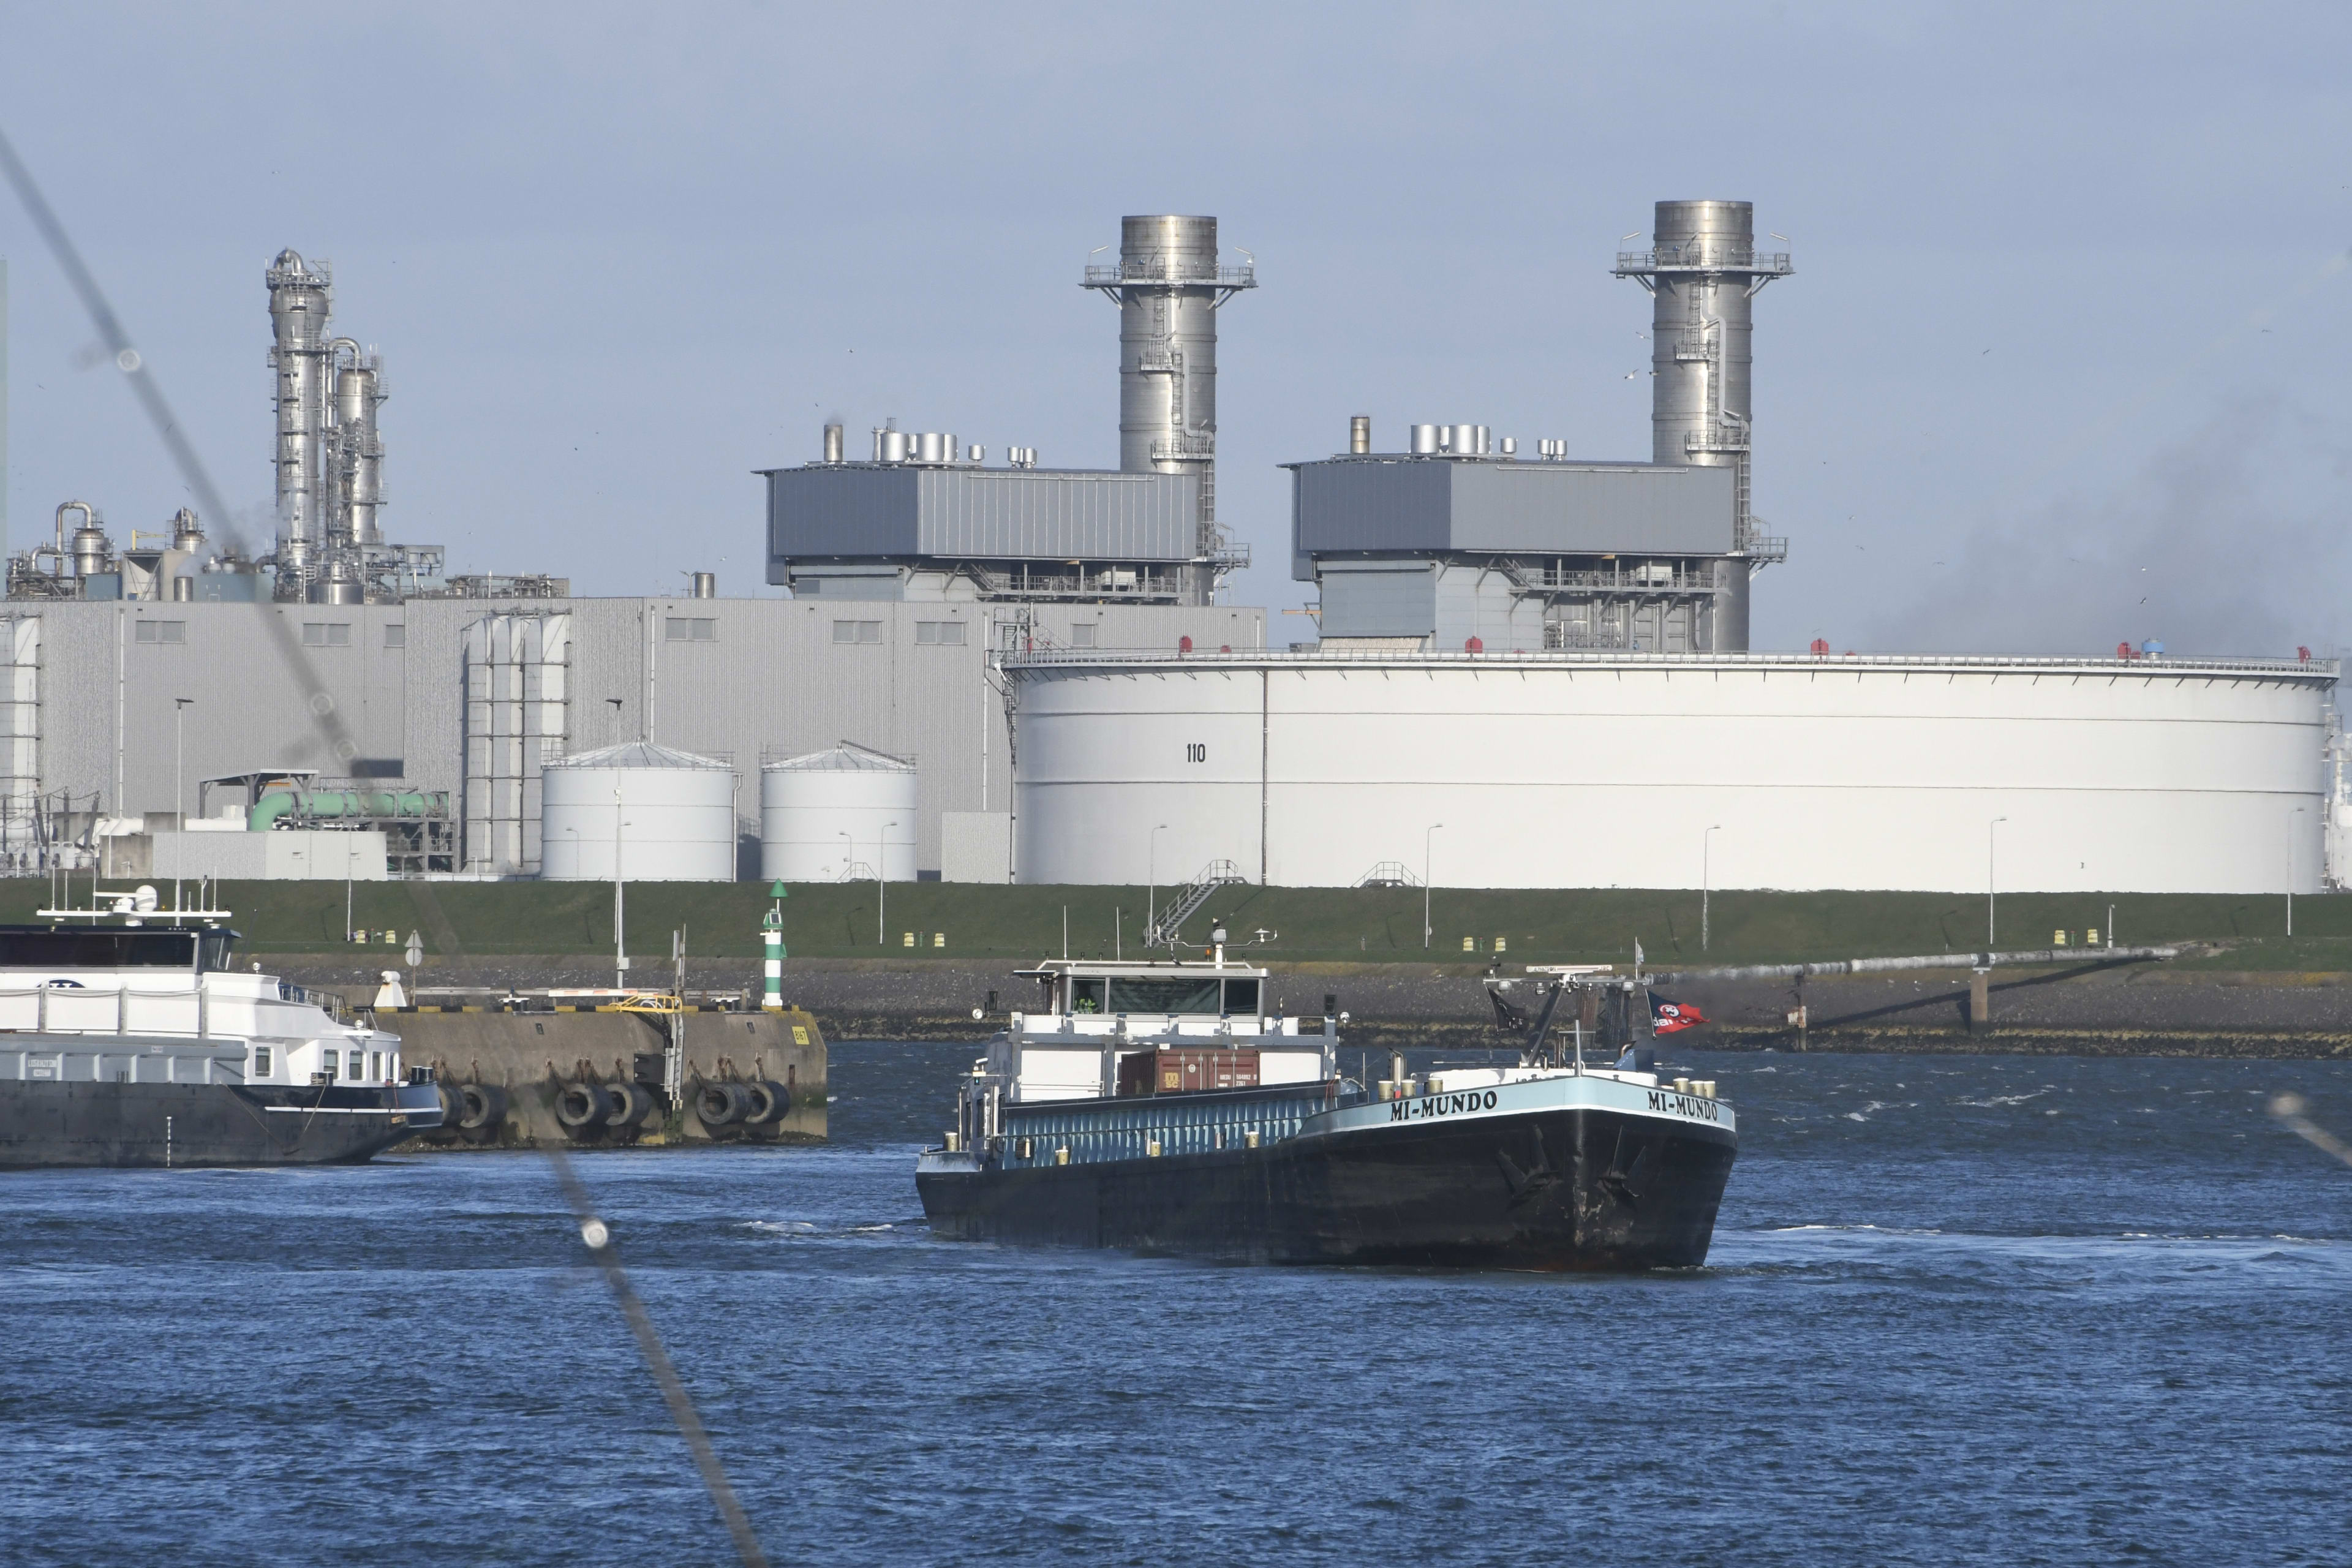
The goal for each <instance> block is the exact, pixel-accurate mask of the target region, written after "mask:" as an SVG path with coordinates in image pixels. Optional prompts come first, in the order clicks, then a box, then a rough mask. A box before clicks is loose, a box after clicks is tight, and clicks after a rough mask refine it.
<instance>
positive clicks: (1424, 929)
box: [1421, 822, 1445, 952]
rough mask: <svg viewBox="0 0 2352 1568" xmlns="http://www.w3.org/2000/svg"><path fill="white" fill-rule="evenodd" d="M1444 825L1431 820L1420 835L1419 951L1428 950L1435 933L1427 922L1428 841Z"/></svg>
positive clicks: (1434, 929)
mask: <svg viewBox="0 0 2352 1568" xmlns="http://www.w3.org/2000/svg"><path fill="white" fill-rule="evenodd" d="M1443 826H1445V824H1444V823H1442V822H1433V823H1431V824H1430V825H1429V826H1428V828H1427V829H1426V830H1424V831H1423V834H1422V836H1421V951H1422V952H1428V951H1429V939H1430V938H1431V937H1433V936H1434V935H1436V934H1437V932H1436V928H1435V927H1433V926H1432V925H1431V924H1430V923H1429V866H1430V859H1429V857H1430V847H1429V843H1430V839H1431V838H1432V837H1434V836H1435V835H1436V833H1437V830H1438V829H1439V828H1441V827H1443Z"/></svg>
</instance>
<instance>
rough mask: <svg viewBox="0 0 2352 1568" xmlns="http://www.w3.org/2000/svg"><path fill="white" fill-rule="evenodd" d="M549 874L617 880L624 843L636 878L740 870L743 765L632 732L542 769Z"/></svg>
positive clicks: (703, 877) (624, 866) (542, 839)
mask: <svg viewBox="0 0 2352 1568" xmlns="http://www.w3.org/2000/svg"><path fill="white" fill-rule="evenodd" d="M540 779H541V791H540V815H539V821H540V828H539V874H540V876H541V877H542V878H544V879H547V880H549V881H553V882H609V881H611V880H612V879H613V869H614V859H615V851H614V847H615V845H616V843H617V845H618V857H617V858H618V860H619V865H620V875H621V879H622V880H624V881H628V882H731V881H733V880H734V879H735V770H734V769H733V768H732V767H730V766H729V765H728V764H727V763H722V762H719V761H718V760H717V759H715V758H712V757H698V756H696V755H694V754H693V753H692V752H673V751H671V750H670V749H669V748H668V747H667V746H656V745H655V744H653V743H652V742H648V741H631V742H626V743H625V744H623V745H618V746H606V747H604V748H603V749H601V750H599V751H593V752H580V753H579V754H578V755H577V756H570V757H556V758H552V759H551V760H550V761H549V762H548V763H547V764H546V765H545V767H544V768H542V769H541V773H540Z"/></svg>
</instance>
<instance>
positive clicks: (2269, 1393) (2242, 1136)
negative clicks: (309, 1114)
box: [0, 1044, 2352, 1565]
mask: <svg viewBox="0 0 2352 1568" xmlns="http://www.w3.org/2000/svg"><path fill="white" fill-rule="evenodd" d="M970 1054H971V1052H970V1048H969V1047H961V1046H956V1047H931V1046H920V1047H918V1046H886V1045H870V1044H868V1045H861V1044H849V1045H844V1046H840V1047H836V1050H835V1057H834V1080H835V1090H836V1092H837V1094H838V1095H839V1096H840V1097H841V1098H840V1100H838V1102H837V1103H836V1104H835V1110H834V1128H835V1135H836V1138H837V1140H838V1142H837V1143H836V1145H835V1146H834V1147H831V1148H827V1149H824V1150H815V1151H795V1152H784V1151H778V1152H711V1153H702V1154H691V1155H689V1154H677V1153H662V1152H646V1153H627V1154H608V1155H601V1156H597V1157H593V1158H592V1159H589V1160H585V1161H583V1163H582V1169H583V1173H584V1174H585V1176H586V1177H587V1179H588V1181H589V1182H590V1184H592V1186H593V1188H594V1190H595V1192H596V1194H598V1199H599V1203H600V1205H601V1206H602V1207H603V1209H604V1213H605V1214H606V1215H609V1216H610V1217H611V1219H612V1220H613V1222H614V1228H615V1231H616V1233H617V1234H618V1236H619V1237H620V1238H621V1242H622V1245H623V1247H624V1248H625V1253H626V1256H627V1257H628V1258H629V1260H630V1262H631V1265H632V1268H633V1270H634V1274H635V1279H636V1282H637V1285H638V1287H639V1289H640V1290H641V1291H642V1292H643V1294H644V1295H645V1297H646V1300H648V1301H649V1302H650V1303H651V1305H652V1308H653V1310H654V1311H655V1313H656V1317H657V1319H658V1321H659V1322H660V1325H661V1327H662V1330H663V1332H664V1333H665V1335H666V1337H667V1341H668V1342H669V1344H670V1346H671V1349H672V1351H673V1352H674V1353H675V1354H676V1356H677V1360H678V1362H679V1363H680V1365H681V1367H682V1368H683V1370H684V1372H685V1373H686V1376H687V1379H688V1383H689V1384H690V1385H691V1386H692V1388H693V1391H694V1393H695V1395H696V1397H697V1399H698V1402H699V1404H700V1406H701V1409H702V1411H703V1414H704V1416H705V1418H706V1419H707V1421H708V1422H709V1425H710V1426H711V1428H712V1429H713V1431H714V1432H715V1434H716V1435H717V1437H718V1440H719V1445H720V1447H721V1449H722V1452H723V1453H724V1455H725V1457H726V1459H727V1461H728V1463H729V1464H730V1467H731V1468H732V1471H733V1474H734V1476H735V1479H736V1482H737V1484H738V1486H739V1488H740V1490H741V1492H742V1494H743V1497H744V1499H745V1500H746V1502H747V1504H748V1505H749V1507H750V1510H751V1514H752V1516H753V1518H754V1520H755V1521H756V1522H757V1524H758V1527H759V1529H760V1531H761V1534H762V1536H763V1538H764V1539H765V1541H766V1542H767V1544H768V1547H769V1550H770V1552H771V1553H772V1556H773V1557H774V1558H775V1559H776V1560H777V1561H778V1562H780V1563H781V1562H787V1561H814V1562H823V1563H945V1562H992V1561H1018V1562H1022V1563H1150V1564H1154V1565H1165V1564H1172V1563H1220V1562H1277V1563H1279V1562H1299V1563H1387V1562H1406V1563H1425V1562H1432V1561H1435V1562H1448V1563H1452V1562H1462V1563H1493V1562H1528V1563H1579V1562H1594V1563H1620V1562H1640V1563H1742V1564H1750V1563H1758V1564H1762V1563H1789V1564H1822V1563H1874V1564H1875V1563H1935V1564H1949V1563H2111V1562H2121V1561H2132V1562H2147V1563H2345V1562H2347V1561H2352V1522H2347V1521H2352V1510H2347V1508H2346V1506H2345V1504H2344V1500H2343V1499H2344V1492H2345V1487H2346V1484H2347V1480H2352V1464H2348V1463H2347V1460H2352V1437H2347V1419H2352V1401H2347V1384H2352V1170H2347V1169H2344V1168H2342V1167H2340V1166H2336V1165H2335V1164H2333V1163H2329V1162H2327V1161H2326V1159H2325V1158H2324V1157H2323V1156H2321V1155H2320V1154H2318V1153H2317V1152H2315V1151H2314V1150H2312V1149H2310V1148H2309V1147H2308V1146H2306V1145H2305V1144H2304V1143H2302V1142H2300V1141H2298V1140H2296V1139H2294V1138H2293V1137H2291V1136H2289V1135H2287V1134H2285V1133H2284V1132H2282V1131H2278V1130H2277V1129H2276V1128H2274V1127H2273V1125H2272V1124H2271V1122H2270V1120H2269V1118H2268V1117H2267V1116H2265V1115H2264V1114H2263V1103H2264V1100H2265V1098H2266V1097H2267V1096H2268V1095H2269V1094H2271V1093H2273V1092H2275V1091H2277V1090H2279V1089H2295V1090H2297V1091H2300V1092H2302V1093H2304V1094H2305V1095H2306V1096H2307V1097H2308V1098H2309V1099H2310V1100H2311V1101H2312V1104H2313V1107H2314V1110H2315V1115H2316V1116H2317V1117H2318V1119H2320V1120H2321V1121H2325V1122H2327V1123H2329V1124H2332V1125H2333V1126H2335V1127H2336V1128H2337V1129H2338V1130H2339V1131H2352V1068H2347V1067H2345V1066H2341V1065H2332V1064H2301V1063H2298V1064H2261V1063H2223V1062H2184V1061H2163V1062H2108V1061H2098V1062H2092V1061H2073V1060H2032V1059H2017V1058H1916V1057H1915V1058H1867V1057H1805V1058H1792V1057H1785V1056H1763V1057H1759V1056H1748V1055H1738V1056H1733V1055H1710V1054H1707V1053H1702V1052H1682V1053H1678V1055H1679V1057H1680V1059H1682V1060H1685V1061H1687V1062H1689V1063H1691V1064H1693V1065H1694V1066H1696V1068H1698V1069H1699V1076H1706V1077H1713V1078H1716V1079H1720V1080H1721V1081H1722V1082H1723V1084H1724V1085H1725V1087H1726V1089H1727V1091H1728V1092H1729V1093H1730V1094H1731V1095H1732V1096H1733V1097H1734V1098H1735V1100H1737V1102H1738V1106H1739V1109H1740V1111H1741V1118H1742V1132H1743V1140H1744V1147H1743V1149H1742V1152H1741V1156H1740V1163H1739V1166H1738V1170H1737V1171H1736V1172H1735V1173H1734V1174H1733V1178H1732V1185H1731V1192H1730V1195H1729V1198H1728V1200H1727V1203H1726V1205H1725V1208H1724V1212H1723V1220H1722V1225H1721V1227H1720V1228H1719V1229H1718V1230H1717V1237H1716V1246H1715V1253H1714V1257H1713V1259H1712V1261H1711V1266H1710V1267H1709V1268H1706V1270H1704V1271H1700V1272H1697V1273H1695V1274H1690V1275H1685V1276H1676V1277H1651V1278H1644V1279H1560V1278H1549V1277H1544V1278H1538V1277H1523V1276H1511V1275H1479V1276H1466V1277H1465V1276H1458V1275H1445V1274H1436V1273H1423V1272H1413V1271H1402V1270H1398V1271H1340V1270H1323V1269H1315V1270H1305V1269H1271V1268H1228V1267H1204V1266H1201V1265H1196V1264H1192V1263H1187V1262H1180V1261H1171V1260H1167V1259H1138V1258H1128V1257H1123V1256H1116V1255H1109V1256H1105V1255H1095V1254H1059V1253H1031V1252H1020V1251H1010V1250H1001V1249H998V1248H994V1247H978V1246H957V1245H948V1244H943V1243H939V1242H934V1241H933V1240H931V1239H930V1238H929V1236H928V1235H927V1234H926V1232H925V1230H924V1227H923V1225H922V1222H921V1217H920V1208H919V1205H918V1204H917V1202H916V1200H915V1195H914V1190H913V1184H912V1180H911V1164H912V1161H911V1152H912V1148H913V1146H914V1145H915V1143H916V1142H918V1141H919V1140H921V1139H924V1138H926V1137H929V1136H934V1135H935V1133H934V1132H933V1125H934V1123H935V1122H936V1121H938V1120H939V1118H938V1114H937V1112H938V1111H939V1110H940V1104H941V1102H942V1101H943V1100H944V1094H943V1090H944V1089H945V1086H946V1084H947V1081H948V1079H949V1076H950V1073H951V1072H952V1071H953V1069H954V1068H955V1067H956V1066H957V1065H958V1064H959V1063H960V1062H961V1061H962V1060H963V1059H965V1058H968V1057H969V1056H970ZM582 1258H583V1254H582V1252H581V1249H580V1247H579V1246H578V1244H577V1242H576V1240H575V1239H574V1238H573V1236H572V1231H571V1228H570V1226H569V1225H568V1223H567V1222H566V1220H565V1219H564V1218H563V1217H562V1205H561V1203H560V1201H559V1199H558V1196H557V1194H556V1192H555V1190H554V1186H553V1183H552V1181H551V1177H550V1175H549V1173H548V1170H547V1167H546V1165H545V1163H543V1162H542V1161H541V1160H539V1159H538V1158H536V1157H530V1156H510V1155H477V1156H471V1157H461V1156H437V1157H425V1158H415V1159H403V1160H393V1161H385V1162H382V1163H378V1164H376V1165H374V1166H372V1167H367V1168H362V1169H356V1170H329V1171H304V1172H274V1173H225V1172H214V1173H189V1172H177V1173H35V1174H30V1175H13V1176H5V1177H0V1322H5V1325H6V1332H7V1335H8V1337H9V1339H10V1340H11V1341H12V1342H13V1344H12V1347H11V1349H12V1352H13V1353H11V1354H10V1355H9V1356H8V1357H7V1358H6V1360H5V1363H0V1366H4V1367H5V1370H0V1477H5V1481H0V1562H6V1563H12V1564H13V1563H171V1564H209V1563H286V1564H297V1563H299V1564H312V1563H597V1564H604V1563H614V1564H618V1563H630V1564H637V1563H721V1562H727V1561H731V1556H730V1550H729V1547H728V1544H727V1542H726V1539H725V1537H724V1535H723V1533H722V1532H721V1531H720V1529H719V1525H718V1523H717V1521H716V1519H715V1517H714V1515H713V1513H712V1511H711V1510H710V1508H709V1505H708V1503H707V1502H706V1501H705V1500H704V1498H703V1496H702V1493H701V1491H700V1489H699V1487H698V1483H697V1481H696V1479H695V1476H694V1472H693V1469H692V1467H691V1465H690V1464H689V1462H688V1458H687V1456H686V1454H685V1451H684V1448H683V1446H682V1445H681V1444H680V1443H679V1441H678V1440H677V1437H676V1436H675V1435H674V1433H673V1432H672V1430H671V1429H670V1427H669V1426H668V1424H667V1419H666V1418H665V1415H664V1413H663V1410H662V1407H661V1405H660V1401H659V1398H658V1396H657V1394H656V1392H655V1390H654V1388H653V1386H652V1384H651V1382H650V1380H649V1379H648V1377H647V1376H646V1373H645V1372H644V1370H643V1368H642V1367H641V1365H640V1364H639V1363H638V1361H637V1358H636V1356H635V1352H634V1350H633V1348H632V1345H631V1343H630V1342H629V1339H628V1336H627V1332H626V1330H625V1326H624V1325H623V1323H622V1321H621V1320H620V1318H619V1316H618V1314H617V1313H616V1312H615V1311H614V1308H613V1306H612V1303H611V1300H610V1299H609V1297H608V1296H607V1295H606V1294H605V1292H604V1288H603V1286H602V1284H601V1283H600V1282H599V1281H598V1280H597V1279H595V1278H594V1277H593V1275H591V1274H588V1273H586V1272H584V1271H583V1269H582V1268H581V1267H580V1265H581V1262H582Z"/></svg>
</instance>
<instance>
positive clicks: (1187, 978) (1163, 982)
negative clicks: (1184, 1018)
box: [1109, 974, 1224, 1013]
mask: <svg viewBox="0 0 2352 1568" xmlns="http://www.w3.org/2000/svg"><path fill="white" fill-rule="evenodd" d="M1223 1000H1224V998H1223V994H1221V992H1220V988H1219V984H1218V982H1217V980H1216V978H1215V976H1213V975H1203V976H1198V977H1196V976H1192V975H1181V976H1158V975H1155V976H1152V977H1151V978H1149V979H1146V978H1144V977H1142V976H1140V975H1135V976H1129V975H1124V974H1118V975H1113V976H1112V977H1111V981H1110V1008H1109V1010H1110V1011H1111V1012H1114V1013H1215V1012H1217V1011H1219V1010H1220V1008H1221V1005H1222V1004H1223Z"/></svg>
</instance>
